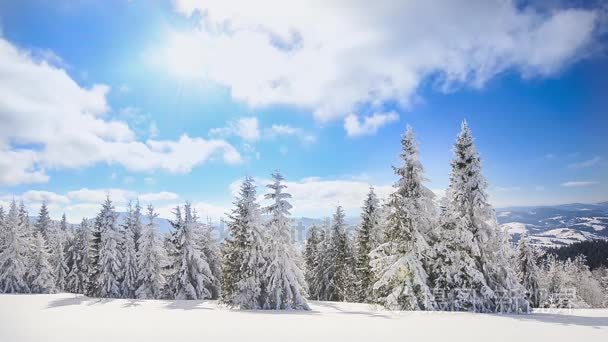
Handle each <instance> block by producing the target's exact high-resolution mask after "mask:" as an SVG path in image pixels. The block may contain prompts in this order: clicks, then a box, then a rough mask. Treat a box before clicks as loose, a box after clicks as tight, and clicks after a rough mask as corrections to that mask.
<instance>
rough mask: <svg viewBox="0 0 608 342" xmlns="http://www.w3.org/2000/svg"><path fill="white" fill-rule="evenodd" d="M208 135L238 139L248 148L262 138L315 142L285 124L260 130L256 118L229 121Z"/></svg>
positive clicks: (310, 136)
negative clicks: (285, 138)
mask: <svg viewBox="0 0 608 342" xmlns="http://www.w3.org/2000/svg"><path fill="white" fill-rule="evenodd" d="M209 134H210V135H211V136H215V137H221V138H228V137H240V138H241V139H243V141H245V146H247V147H248V148H249V147H252V146H251V143H255V142H257V141H259V140H260V139H262V138H264V139H274V138H277V137H289V136H292V137H296V138H298V139H299V140H300V141H301V142H302V143H303V144H311V143H314V142H315V141H316V140H317V138H316V136H314V135H313V134H310V133H307V132H306V131H304V130H303V129H302V128H299V127H293V126H290V125H286V124H272V125H271V126H270V127H267V128H264V129H262V128H260V124H259V121H258V119H257V118H256V117H245V118H240V119H236V120H231V121H229V122H228V123H227V124H226V126H224V127H218V128H212V129H211V130H209Z"/></svg>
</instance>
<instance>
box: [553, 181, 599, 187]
mask: <svg viewBox="0 0 608 342" xmlns="http://www.w3.org/2000/svg"><path fill="white" fill-rule="evenodd" d="M595 184H598V182H594V181H569V182H565V183H562V186H565V187H567V188H574V187H583V186H591V185H595Z"/></svg>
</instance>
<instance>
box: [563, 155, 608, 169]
mask: <svg viewBox="0 0 608 342" xmlns="http://www.w3.org/2000/svg"><path fill="white" fill-rule="evenodd" d="M601 160H602V158H600V157H598V156H595V157H593V158H591V159H589V160H584V161H582V162H579V163H572V164H570V165H568V167H570V168H573V169H583V168H588V167H592V166H594V165H597V164H598V163H599V162H600V161H601Z"/></svg>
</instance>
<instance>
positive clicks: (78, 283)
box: [66, 218, 91, 294]
mask: <svg viewBox="0 0 608 342" xmlns="http://www.w3.org/2000/svg"><path fill="white" fill-rule="evenodd" d="M90 239H91V229H90V228H89V221H88V220H87V219H86V218H83V219H82V222H81V223H80V226H79V227H78V229H77V230H76V232H75V235H74V240H73V242H72V243H71V244H70V248H69V249H68V259H69V260H71V265H70V271H69V273H68V276H67V284H66V288H67V290H68V291H70V292H72V293H82V294H85V293H86V291H87V289H88V287H89V268H90V253H91V251H90V247H89V244H90Z"/></svg>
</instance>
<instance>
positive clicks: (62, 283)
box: [51, 240, 70, 291]
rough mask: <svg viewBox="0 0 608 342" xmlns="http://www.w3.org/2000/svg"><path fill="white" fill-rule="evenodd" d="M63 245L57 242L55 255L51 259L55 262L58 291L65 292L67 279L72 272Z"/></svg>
mask: <svg viewBox="0 0 608 342" xmlns="http://www.w3.org/2000/svg"><path fill="white" fill-rule="evenodd" d="M63 244H64V243H63V242H62V241H61V240H58V241H56V247H55V249H54V251H53V252H54V254H53V255H52V256H51V259H54V260H55V263H54V266H55V269H54V276H55V287H56V288H57V291H64V290H65V289H66V283H67V277H68V273H69V271H70V270H69V269H68V265H67V262H66V261H67V260H66V257H65V253H64V248H63Z"/></svg>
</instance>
